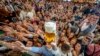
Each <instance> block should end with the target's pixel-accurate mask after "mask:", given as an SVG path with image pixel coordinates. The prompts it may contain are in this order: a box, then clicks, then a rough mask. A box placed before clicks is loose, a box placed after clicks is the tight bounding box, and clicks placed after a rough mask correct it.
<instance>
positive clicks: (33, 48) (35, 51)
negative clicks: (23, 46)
mask: <svg viewBox="0 0 100 56" xmlns="http://www.w3.org/2000/svg"><path fill="white" fill-rule="evenodd" d="M30 51H31V52H33V53H38V54H42V49H41V47H31V48H30Z"/></svg>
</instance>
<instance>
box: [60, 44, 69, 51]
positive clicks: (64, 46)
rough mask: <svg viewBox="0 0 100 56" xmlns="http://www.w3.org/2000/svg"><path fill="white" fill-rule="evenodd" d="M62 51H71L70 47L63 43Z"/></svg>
mask: <svg viewBox="0 0 100 56" xmlns="http://www.w3.org/2000/svg"><path fill="white" fill-rule="evenodd" d="M61 50H62V51H63V52H67V51H69V50H70V45H68V44H65V43H63V44H62V46H61Z"/></svg>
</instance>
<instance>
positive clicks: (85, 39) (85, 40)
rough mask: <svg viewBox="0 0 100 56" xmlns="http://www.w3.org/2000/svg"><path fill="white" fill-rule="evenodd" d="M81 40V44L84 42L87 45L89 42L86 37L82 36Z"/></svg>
mask: <svg viewBox="0 0 100 56" xmlns="http://www.w3.org/2000/svg"><path fill="white" fill-rule="evenodd" d="M82 42H83V44H86V45H87V44H88V43H89V39H88V38H87V37H84V38H83V39H82Z"/></svg>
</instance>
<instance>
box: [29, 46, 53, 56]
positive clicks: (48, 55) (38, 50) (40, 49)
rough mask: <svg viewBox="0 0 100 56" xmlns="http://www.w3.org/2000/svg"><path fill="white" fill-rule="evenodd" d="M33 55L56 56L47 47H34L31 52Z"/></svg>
mask: <svg viewBox="0 0 100 56" xmlns="http://www.w3.org/2000/svg"><path fill="white" fill-rule="evenodd" d="M30 51H32V52H33V53H38V54H42V55H43V56H54V54H53V53H52V52H51V51H50V50H48V49H47V48H46V46H43V47H32V48H31V50H30Z"/></svg>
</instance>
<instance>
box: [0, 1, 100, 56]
mask: <svg viewBox="0 0 100 56" xmlns="http://www.w3.org/2000/svg"><path fill="white" fill-rule="evenodd" d="M48 21H55V22H56V27H57V35H58V36H57V38H58V42H57V46H58V47H61V46H63V44H64V43H67V44H68V45H67V46H66V47H67V50H71V54H72V56H100V4H96V3H74V2H50V1H49V2H48V1H44V0H41V1H40V0H35V1H34V0H25V1H24V0H0V33H1V35H0V40H1V41H3V43H4V46H3V47H2V45H1V48H0V50H1V51H0V55H2V56H21V55H22V53H23V51H22V50H23V48H21V47H20V46H21V44H22V45H25V46H26V47H32V46H36V47H42V46H44V45H46V42H45V40H44V34H45V30H44V23H45V22H48ZM1 44H2V43H1ZM6 46H7V47H9V48H7V47H6ZM66 47H62V50H65V49H64V48H66ZM24 56H25V55H24ZM33 56H34V55H33ZM35 56H36V55H35ZM69 56H70V55H69Z"/></svg>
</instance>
